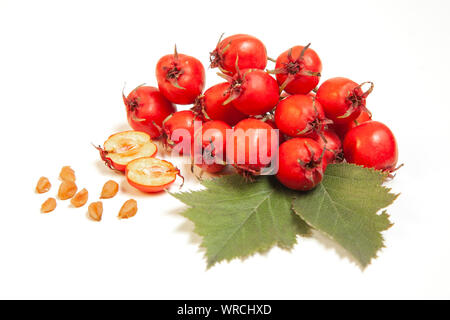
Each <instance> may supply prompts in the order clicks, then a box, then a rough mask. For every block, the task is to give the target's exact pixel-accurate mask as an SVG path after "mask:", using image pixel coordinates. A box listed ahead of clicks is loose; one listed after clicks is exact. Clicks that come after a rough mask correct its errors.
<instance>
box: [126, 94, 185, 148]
mask: <svg viewBox="0 0 450 320" xmlns="http://www.w3.org/2000/svg"><path fill="white" fill-rule="evenodd" d="M124 103H125V106H126V109H127V119H128V123H129V124H130V126H131V127H132V128H133V129H134V130H136V131H142V132H145V133H147V134H149V135H150V137H151V138H152V139H155V138H158V137H160V136H161V134H162V132H161V131H160V130H159V128H161V127H162V122H163V121H164V119H166V118H167V117H168V116H169V115H170V114H172V113H173V112H175V111H177V109H176V107H175V106H174V105H173V104H172V103H171V102H170V101H169V100H167V99H166V98H165V97H164V96H163V95H162V94H161V92H160V91H159V90H158V89H157V88H155V87H150V86H141V87H138V88H136V89H135V90H133V91H131V93H130V94H129V95H128V97H127V98H124ZM133 106H136V107H135V108H133ZM132 109H134V111H132ZM133 114H134V119H133ZM136 119H142V120H144V121H137V120H136ZM154 123H156V125H157V126H155V125H154ZM158 127H159V128H158Z"/></svg>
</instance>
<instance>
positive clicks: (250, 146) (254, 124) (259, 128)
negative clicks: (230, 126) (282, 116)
mask: <svg viewBox="0 0 450 320" xmlns="http://www.w3.org/2000/svg"><path fill="white" fill-rule="evenodd" d="M249 129H256V130H254V131H253V132H251V131H248V130H249ZM239 130H243V132H246V133H248V134H249V137H248V138H247V137H246V138H245V145H244V146H242V143H239V141H240V139H238V137H237V136H234V137H233V140H234V146H233V147H234V154H233V158H232V159H228V161H229V162H232V163H234V164H235V165H236V166H238V167H239V168H240V169H243V170H244V171H249V172H255V173H256V172H258V171H260V170H261V169H263V168H264V167H266V166H268V164H265V163H263V162H262V159H261V158H260V157H259V154H257V155H256V163H250V161H251V160H252V158H253V157H252V154H250V153H251V152H255V150H256V152H261V153H262V154H266V155H267V157H269V158H272V157H273V156H274V154H273V153H272V148H271V147H272V135H273V134H275V131H274V130H273V128H272V127H271V126H270V125H269V124H267V123H265V122H264V121H261V120H257V119H253V118H249V119H245V120H242V121H241V122H239V123H238V124H237V125H236V126H235V127H234V133H236V132H238V131H239ZM250 133H251V134H250ZM262 137H267V139H266V144H265V145H261V146H260V147H261V148H262V151H259V150H260V149H259V144H260V142H259V141H260V139H261V138H262ZM277 147H278V146H277ZM242 148H243V149H242ZM238 150H242V151H243V152H245V156H244V159H243V160H244V163H238V160H239V158H238Z"/></svg>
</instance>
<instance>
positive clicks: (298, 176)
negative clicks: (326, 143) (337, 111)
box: [276, 138, 327, 191]
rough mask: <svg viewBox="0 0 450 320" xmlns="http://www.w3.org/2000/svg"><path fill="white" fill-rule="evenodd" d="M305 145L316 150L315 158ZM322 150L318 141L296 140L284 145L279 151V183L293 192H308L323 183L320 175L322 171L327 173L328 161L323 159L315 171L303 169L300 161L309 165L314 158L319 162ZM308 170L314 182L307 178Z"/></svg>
mask: <svg viewBox="0 0 450 320" xmlns="http://www.w3.org/2000/svg"><path fill="white" fill-rule="evenodd" d="M305 143H307V144H309V145H310V147H311V149H312V150H314V157H312V155H311V153H310V151H309V149H308V148H307V146H306V145H305ZM322 150H323V149H322V148H321V146H320V145H319V144H318V143H317V142H316V141H314V140H312V139H309V138H294V139H291V140H288V141H286V142H285V143H283V144H282V145H281V146H280V151H279V169H278V173H277V175H276V177H277V179H278V181H280V182H281V183H282V184H283V185H284V186H286V187H288V188H289V189H292V190H298V191H308V190H311V189H313V188H315V187H316V186H317V184H319V183H320V182H321V181H322V178H323V174H322V173H320V170H322V172H325V169H326V167H327V162H326V160H325V159H324V158H322V159H321V161H320V163H319V164H318V168H313V169H305V168H303V167H302V165H301V164H300V163H299V162H298V160H301V161H303V162H306V163H307V162H309V161H310V160H311V158H313V159H314V160H315V161H319V159H320V156H321V154H322ZM308 170H310V171H311V177H312V181H310V180H309V179H308V178H307V176H306V174H307V172H308Z"/></svg>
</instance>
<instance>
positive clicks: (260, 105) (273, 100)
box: [233, 69, 280, 116]
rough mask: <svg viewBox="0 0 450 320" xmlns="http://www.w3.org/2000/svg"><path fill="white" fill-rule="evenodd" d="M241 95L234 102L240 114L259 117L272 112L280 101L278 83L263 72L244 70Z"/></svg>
mask: <svg viewBox="0 0 450 320" xmlns="http://www.w3.org/2000/svg"><path fill="white" fill-rule="evenodd" d="M242 75H245V76H244V80H243V82H242V84H241V93H240V95H239V96H238V97H237V98H236V99H234V100H233V105H234V107H235V108H236V109H237V110H239V111H240V112H242V113H244V114H246V115H249V116H257V115H262V114H265V113H266V112H269V111H271V110H272V109H273V108H275V106H276V105H277V103H278V100H279V99H280V94H279V88H278V83H277V81H276V80H275V79H274V78H272V77H271V76H270V75H269V74H268V73H267V72H265V71H262V70H256V69H255V70H249V69H248V70H243V71H242Z"/></svg>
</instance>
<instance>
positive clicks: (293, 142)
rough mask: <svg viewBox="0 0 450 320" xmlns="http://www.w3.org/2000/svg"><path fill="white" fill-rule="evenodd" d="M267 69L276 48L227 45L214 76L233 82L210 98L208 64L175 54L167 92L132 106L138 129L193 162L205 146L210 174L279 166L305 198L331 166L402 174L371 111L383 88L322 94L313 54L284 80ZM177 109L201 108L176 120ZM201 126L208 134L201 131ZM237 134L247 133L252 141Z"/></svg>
mask: <svg viewBox="0 0 450 320" xmlns="http://www.w3.org/2000/svg"><path fill="white" fill-rule="evenodd" d="M267 61H268V57H267V52H266V47H265V46H264V44H263V43H262V42H261V41H260V40H259V39H257V38H255V37H253V36H249V35H244V34H238V35H233V36H230V37H227V38H225V39H223V40H222V39H221V40H219V43H218V44H217V46H216V48H215V49H214V50H213V51H212V52H211V53H210V62H211V65H210V67H211V68H219V70H220V73H218V75H219V76H220V77H222V78H223V79H224V80H225V82H223V83H220V84H217V85H214V86H212V87H211V88H209V89H207V90H206V91H204V92H203V90H204V86H205V70H204V67H203V65H202V63H201V62H200V61H199V60H197V59H196V58H194V57H191V56H188V55H185V54H181V53H177V50H176V49H175V53H174V54H169V55H166V56H164V57H162V58H161V59H160V60H159V61H158V63H157V65H156V77H157V82H158V87H159V89H157V88H154V87H150V86H140V87H137V88H136V89H134V90H133V91H132V92H131V93H130V94H129V95H128V96H127V97H125V96H124V102H125V105H126V108H127V115H128V121H129V123H130V125H131V127H132V128H133V129H134V130H137V131H143V132H146V133H148V134H149V135H150V136H151V138H153V139H155V138H163V139H164V142H165V144H166V145H167V146H168V147H170V148H174V147H176V146H178V145H180V144H181V143H186V142H189V143H190V145H191V146H192V148H191V149H188V150H186V149H183V150H184V151H181V152H179V154H187V153H189V154H192V153H193V152H192V151H193V149H194V147H193V146H194V145H195V144H196V143H197V144H200V149H201V150H202V153H201V158H200V160H199V161H196V162H195V163H196V164H197V166H199V167H201V168H202V169H203V170H205V171H208V172H213V173H217V172H220V171H221V170H222V169H223V168H224V167H225V165H227V164H232V165H233V166H234V167H235V168H236V169H237V170H238V172H239V173H242V174H245V175H258V174H260V173H261V172H262V170H263V169H264V168H266V167H267V166H268V165H269V162H273V161H274V159H275V158H276V159H277V164H278V166H277V168H278V170H277V172H274V174H276V177H277V178H278V180H279V181H280V182H281V183H282V184H284V185H285V186H287V187H289V188H291V189H295V190H310V189H312V188H314V187H315V186H316V185H317V184H318V183H319V182H320V181H321V180H322V177H323V174H324V171H325V169H326V167H327V165H328V164H329V163H334V162H339V161H344V159H345V160H346V161H347V162H350V163H354V164H357V165H362V166H365V167H369V168H374V169H377V170H383V171H387V172H391V171H393V170H395V167H396V164H397V157H398V152H397V144H396V141H395V138H394V135H393V134H392V132H391V131H390V130H389V128H388V127H387V126H385V125H384V124H382V123H380V122H377V121H372V115H371V113H370V112H369V110H368V109H367V108H366V98H367V97H368V95H369V94H370V93H371V92H372V90H373V83H371V82H365V83H362V84H358V83H355V82H354V81H352V80H349V79H347V78H341V77H340V78H332V79H329V80H327V81H325V82H323V83H322V84H321V85H320V86H319V87H318V84H319V82H320V77H321V72H322V62H321V60H320V58H319V56H318V54H317V53H316V52H315V51H314V50H313V49H311V48H310V47H309V45H307V46H294V47H292V48H290V49H288V50H287V51H285V52H283V53H282V54H281V55H280V56H279V57H278V58H277V60H276V65H275V68H274V70H271V71H266V70H265V68H266V65H267ZM272 75H274V76H272ZM174 104H178V105H193V106H192V108H191V109H189V110H184V111H178V112H176V107H175V105H174ZM196 120H197V121H200V122H201V123H202V126H201V130H196V129H195V125H194V123H195V121H196ZM276 129H278V130H279V131H277V130H276ZM177 130H178V132H179V131H180V130H182V131H184V132H186V133H187V134H185V135H180V134H175V132H176V131H177ZM228 132H232V133H237V132H241V133H243V134H244V138H243V139H240V137H239V135H237V134H235V135H230V134H228ZM275 134H276V135H277V136H276V139H274V135H275ZM186 137H188V138H189V140H190V141H186V140H187V138H186ZM230 140H231V141H230ZM230 142H234V143H231V144H230ZM275 142H276V146H274V144H275ZM279 143H280V145H279ZM230 145H231V147H230ZM278 147H279V148H278ZM230 148H232V149H233V150H232V151H234V152H229V151H230V150H229V149H230ZM227 149H228V150H227ZM240 150H243V151H242V152H239V151H240ZM230 154H231V155H230ZM265 158H268V159H269V160H270V161H265Z"/></svg>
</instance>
